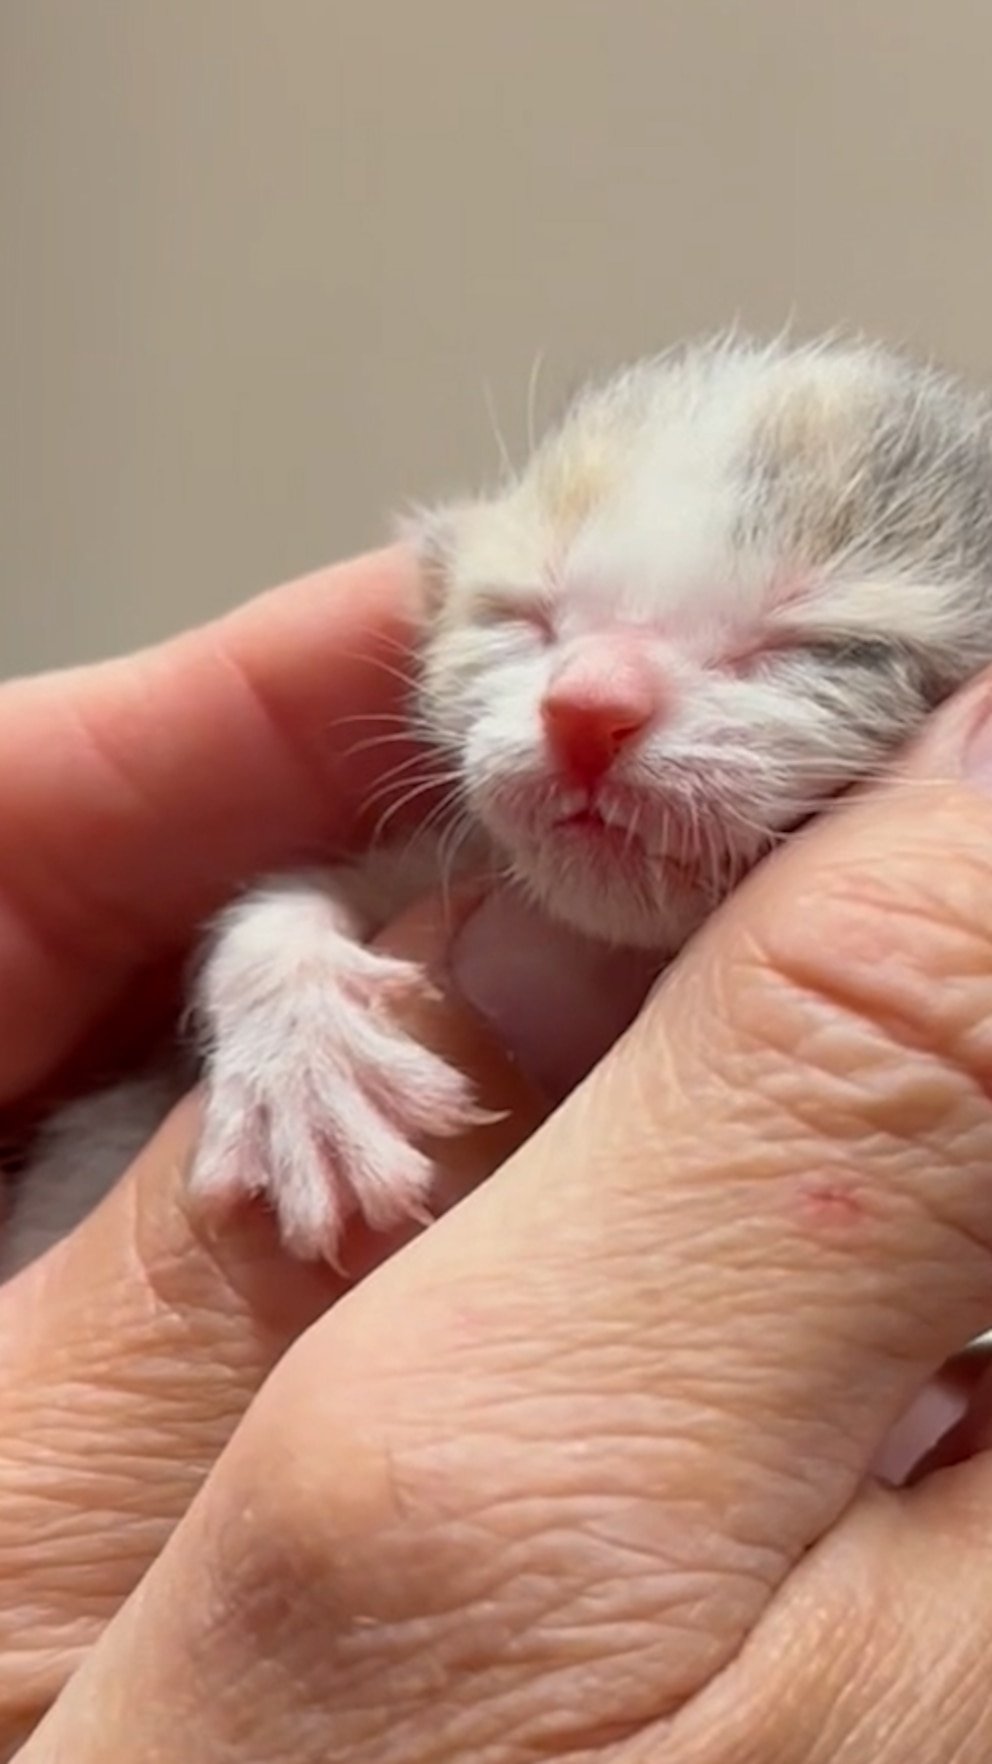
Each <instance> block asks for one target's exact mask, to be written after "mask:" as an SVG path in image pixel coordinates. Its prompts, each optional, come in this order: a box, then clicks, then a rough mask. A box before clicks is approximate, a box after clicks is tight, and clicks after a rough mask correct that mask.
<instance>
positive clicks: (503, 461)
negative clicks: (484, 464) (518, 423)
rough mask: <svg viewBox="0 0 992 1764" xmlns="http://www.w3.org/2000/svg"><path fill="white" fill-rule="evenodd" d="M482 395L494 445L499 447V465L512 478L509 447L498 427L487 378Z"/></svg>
mask: <svg viewBox="0 0 992 1764" xmlns="http://www.w3.org/2000/svg"><path fill="white" fill-rule="evenodd" d="M483 395H484V397H485V401H486V412H487V414H488V417H489V422H490V426H491V428H492V431H493V436H494V438H495V441H496V446H497V448H498V449H499V462H500V465H501V467H502V469H503V472H504V473H505V475H506V476H507V477H508V478H512V477H513V476H514V465H513V460H512V458H511V457H510V449H509V448H508V447H507V445H506V437H505V435H504V434H503V431H502V429H501V428H500V423H499V416H498V415H497V411H496V400H495V398H494V397H493V389H492V384H491V382H490V381H489V380H486V381H484V383H483Z"/></svg>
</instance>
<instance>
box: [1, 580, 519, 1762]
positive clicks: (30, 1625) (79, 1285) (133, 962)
mask: <svg viewBox="0 0 992 1764" xmlns="http://www.w3.org/2000/svg"><path fill="white" fill-rule="evenodd" d="M417 614H418V586H417V582H416V578H415V573H414V570H413V568H412V566H411V565H410V564H409V562H408V561H407V560H406V558H405V556H404V554H403V553H402V552H400V551H394V552H388V553H383V554H380V555H378V556H374V557H369V558H365V559H362V560H359V561H358V562H356V563H354V564H349V565H345V566H342V567H340V568H338V569H334V570H328V571H324V572H321V573H319V574H318V575H316V576H313V577H311V578H309V579H308V580H306V581H304V582H300V583H296V584H294V585H292V586H291V587H289V588H285V589H281V590H277V591H276V592H274V593H273V594H270V595H265V596H263V597H261V599H259V600H257V601H255V602H253V603H251V604H250V605H249V606H247V607H245V608H243V609H242V610H240V611H239V612H237V613H235V614H233V615H231V616H230V617H229V618H225V619H222V620H219V621H217V622H216V623H214V624H212V625H210V626H208V627H206V628H205V629H204V630H202V631H198V632H194V633H190V634H187V635H185V636H183V637H181V638H179V639H177V640H176V641H174V642H170V643H167V644H164V645H161V646H160V647H158V648H155V649H151V650H149V651H147V652H146V653H144V654H142V655H139V656H136V657H129V658H127V659H126V660H122V661H115V662H111V663H108V664H105V665H102V666H100V667H94V668H85V669H78V670H72V671H70V672H65V673H60V674H56V675H50V676H46V677H43V678H39V679H32V680H25V681H15V682H10V683H8V684H6V685H4V686H2V687H0V755H3V756H5V758H4V759H3V760H2V762H0V825H2V826H3V828H4V838H3V841H2V842H0V1102H3V1103H4V1104H6V1105H7V1111H8V1113H7V1127H8V1132H12V1131H13V1129H14V1127H15V1126H17V1125H18V1124H19V1123H21V1122H22V1121H23V1119H24V1117H25V1115H26V1114H29V1113H31V1112H32V1110H33V1107H34V1103H35V1101H36V1100H37V1101H39V1102H41V1103H43V1102H44V1101H45V1100H46V1095H48V1094H51V1092H52V1090H53V1089H54V1088H55V1087H56V1086H57V1084H58V1083H59V1082H60V1081H61V1079H62V1077H63V1075H64V1074H65V1071H66V1068H67V1065H68V1064H70V1063H72V1062H75V1069H76V1071H77V1073H78V1072H81V1071H85V1070H86V1069H87V1068H88V1066H89V1065H90V1064H91V1063H92V1061H93V1060H95V1059H97V1058H98V1059H100V1060H106V1059H107V1058H108V1055H109V1051H110V1049H111V1048H112V1047H113V1046H114V1045H116V1046H118V1047H119V1048H120V1049H121V1050H125V1049H127V1048H130V1047H132V1046H133V1044H134V1043H135V1040H136V1038H137V1037H138V1035H139V1031H140V1030H141V1029H143V1028H144V1029H148V1030H154V1029H155V1028H156V1026H157V1024H158V1021H159V1016H160V1014H167V1012H168V1008H169V1006H170V1004H171V999H172V994H173V991H174V986H173V981H174V978H175V976H176V974H177V972H179V971H180V969H181V961H180V958H181V956H182V954H183V952H184V951H185V949H186V947H187V946H188V944H189V942H190V940H191V938H192V937H193V936H194V935H195V933H196V930H197V928H198V926H199V925H200V923H201V922H202V921H203V919H204V918H205V917H207V916H208V915H209V913H210V912H211V911H212V910H213V909H214V908H215V907H216V906H218V905H219V904H221V903H222V902H224V901H226V899H228V898H229V896H230V894H231V893H232V892H233V890H234V889H235V888H236V887H238V886H239V885H240V884H241V883H242V882H243V881H244V880H245V879H248V878H251V877H252V876H254V875H256V874H257V873H259V872H260V871H264V870H266V869H269V868H275V867H281V866H288V865H291V864H292V863H294V862H296V861H298V860H299V858H300V857H301V855H302V856H305V857H307V858H310V857H312V856H313V855H314V854H315V853H316V854H322V853H323V852H324V851H325V849H326V848H327V847H331V848H332V849H334V848H337V847H346V846H347V845H348V844H349V843H351V842H353V841H358V840H360V839H361V837H362V835H363V831H364V829H363V812H364V806H365V804H366V803H367V801H368V799H369V798H370V797H371V796H373V795H375V794H376V793H377V792H378V790H379V788H380V786H381V785H382V784H383V780H384V773H385V770H386V769H387V766H389V765H392V764H394V763H396V762H397V760H398V759H400V760H401V757H402V755H401V753H398V747H397V743H396V742H395V741H394V740H393V739H392V737H393V735H394V734H395V731H396V723H395V721H394V719H396V718H397V717H399V716H400V715H401V714H402V708H403V704H402V699H403V676H404V673H405V669H406V659H405V658H406V657H407V656H408V654H409V651H410V645H411V640H412V638H413V635H414V632H415V629H416V623H417ZM378 718H382V719H383V723H382V727H384V728H386V729H387V730H388V731H389V733H390V737H391V738H390V741H389V743H388V744H385V745H381V746H377V745H373V744H372V743H371V742H370V739H369V737H370V735H371V734H372V733H373V732H375V731H376V730H377V722H376V719H378ZM399 775H400V776H401V777H403V776H408V774H404V773H403V772H400V774H399ZM380 806H381V804H380ZM423 935H424V932H423V928H422V927H421V928H420V929H419V930H418V923H417V921H416V919H415V918H414V919H412V920H411V921H410V923H409V926H408V930H407V933H406V936H407V942H408V944H409V943H410V941H411V940H413V941H414V942H415V941H416V939H417V937H422V936H423ZM159 1007H161V1013H160V1009H159ZM425 1008H426V1007H425ZM483 1039H484V1038H483ZM90 1051H92V1059H91V1058H90ZM466 1057H467V1058H469V1060H471V1057H472V1056H471V1051H470V1050H466ZM490 1064H492V1062H490ZM476 1070H477V1076H478V1077H479V1079H480V1083H481V1084H482V1086H483V1088H484V1089H487V1088H488V1092H489V1094H490V1095H491V1097H492V1100H493V1101H494V1103H495V1104H497V1105H499V1104H501V1103H503V1102H507V1101H508V1100H509V1097H508V1093H505V1092H504V1090H502V1089H501V1079H500V1077H499V1073H498V1072H496V1073H495V1075H494V1076H493V1078H492V1079H491V1080H490V1079H489V1077H488V1076H487V1069H486V1055H485V1051H484V1049H483V1050H482V1051H481V1052H480V1053H479V1055H478V1057H477V1065H476ZM524 1089H525V1086H524V1085H523V1082H522V1081H518V1082H517V1084H516V1094H517V1095H518V1096H520V1095H522V1094H523V1092H524ZM29 1103H30V1105H31V1107H30V1108H28V1106H27V1105H28V1104H29ZM531 1106H532V1105H531ZM533 1119H534V1115H533V1112H532V1113H531V1114H530V1116H529V1117H528V1114H527V1110H526V1109H524V1110H523V1111H522V1113H520V1115H519V1121H518V1117H517V1116H513V1115H511V1117H510V1119H509V1120H508V1121H507V1123H505V1124H504V1125H502V1126H494V1127H493V1128H492V1129H491V1130H490V1131H489V1134H488V1136H486V1135H483V1136H481V1137H480V1138H479V1140H478V1141H477V1142H476V1148H475V1150H473V1149H472V1148H471V1147H470V1148H468V1149H467V1150H466V1152H465V1154H464V1161H463V1163H462V1165H461V1167H460V1174H459V1173H458V1172H452V1181H453V1182H456V1181H459V1180H460V1181H461V1182H463V1183H465V1184H467V1183H469V1182H471V1181H473V1180H475V1179H476V1177H477V1176H478V1175H481V1174H483V1173H484V1172H485V1170H486V1169H487V1168H490V1167H491V1165H492V1162H494V1161H496V1160H497V1159H498V1158H499V1157H500V1156H502V1155H503V1154H504V1153H505V1150H506V1149H507V1147H508V1145H509V1144H510V1143H511V1134H512V1132H513V1131H515V1130H516V1131H519V1132H524V1131H526V1128H527V1125H528V1124H529V1122H530V1121H532V1120H533ZM195 1124H196V1101H195V1099H191V1100H190V1101H189V1102H188V1103H187V1104H185V1105H184V1106H183V1107H182V1108H181V1109H180V1110H179V1111H178V1112H177V1113H176V1115H175V1116H174V1117H173V1118H172V1120H170V1122H169V1123H168V1124H167V1125H166V1127H165V1128H164V1130H163V1132H162V1133H161V1134H160V1135H159V1136H158V1138H157V1139H156V1141H155V1143H154V1144H153V1145H152V1146H151V1147H149V1149H148V1151H147V1153H146V1154H145V1156H144V1157H142V1158H141V1159H140V1160H139V1161H138V1164H137V1166H136V1167H135V1169H134V1170H133V1171H132V1172H131V1174H130V1176H129V1177H128V1179H127V1180H125V1181H124V1182H123V1183H122V1184H121V1185H120V1186H119V1188H118V1189H117V1190H115V1192H114V1193H113V1194H112V1195H111V1196H110V1197H109V1198H108V1200H107V1202H106V1203H105V1204H104V1206H102V1207H101V1208H100V1209H99V1210H98V1212H97V1213H96V1214H95V1215H94V1216H93V1218H92V1219H90V1220H89V1221H87V1223H86V1224H85V1225H84V1226H83V1227H82V1229H81V1230H80V1231H78V1232H77V1233H75V1234H74V1235H73V1236H72V1238H71V1239H69V1240H68V1241H67V1242H66V1243H65V1244H63V1245H60V1246H59V1247H58V1248H57V1249H56V1250H55V1251H53V1252H52V1253H51V1254H50V1255H49V1256H47V1257H45V1258H44V1259H43V1260H42V1261H41V1262H40V1263H39V1264H38V1265H37V1266H35V1267H33V1268H30V1269H28V1270H27V1271H26V1272H25V1273H24V1274H23V1275H22V1276H20V1277H19V1278H18V1279H17V1280H15V1281H13V1282H12V1283H11V1284H10V1285H8V1286H6V1287H4V1288H2V1289H0V1585H2V1587H3V1597H2V1599H0V1755H3V1756H6V1755H9V1751H10V1748H11V1746H13V1745H14V1744H16V1741H17V1738H18V1737H23V1734H24V1733H25V1732H26V1731H28V1730H29V1729H30V1727H31V1726H32V1725H33V1723H34V1721H35V1720H36V1719H37V1717H38V1715H39V1714H40V1713H41V1712H42V1711H43V1710H44V1709H45V1708H46V1707H47V1706H48V1704H49V1703H50V1702H51V1700H52V1698H53V1697H54V1695H55V1694H56V1693H57V1691H58V1690H59V1689H60V1687H61V1685H62V1684H63V1682H64V1681H65V1679H66V1677H67V1676H68V1674H69V1672H70V1671H71V1670H72V1669H73V1667H74V1666H75V1665H76V1664H77V1663H78V1661H79V1660H80V1659H81V1658H82V1657H83V1656H84V1654H85V1653H86V1651H87V1649H88V1648H89V1647H90V1646H91V1645H92V1642H93V1640H94V1639H95V1637H96V1636H97V1635H98V1634H99V1633H100V1632H101V1630H102V1628H103V1626H104V1624H105V1623H106V1621H107V1619H108V1617H110V1616H111V1615H112V1614H113V1613H114V1611H116V1609H117V1607H118V1606H119V1605H120V1603H121V1602H122V1600H123V1599H124V1598H125V1597H126V1595H127V1594H128V1593H129V1592H130V1591H131V1589H132V1587H133V1586H135V1585H136V1584H137V1582H138V1580H140V1578H141V1575H142V1574H143V1572H144V1570H145V1568H146V1567H147V1565H148V1564H149V1562H151V1561H152V1560H153V1559H154V1557H155V1556H156V1555H157V1553H158V1551H159V1549H160V1548H161V1546H162V1544H163V1542H164V1541H165V1539H166V1537H167V1536H168V1535H169V1532H170V1530H171V1528H172V1526H173V1525H174V1523H175V1521H176V1520H177V1519H178V1518H179V1517H180V1515H181V1514H182V1513H183V1512H184V1511H185V1509H186V1507H187V1505H188V1503H189V1501H190V1499H191V1497H192V1495H193V1493H194V1492H195V1490H196V1488H197V1487H198V1486H199V1484H200V1482H201V1481H202V1478H203V1476H204V1474H205V1473H206V1470H207V1469H208V1468H209V1466H210V1465H211V1464H212V1463H213V1461H214V1459H215V1458H216V1456H217V1454H218V1452H219V1451H220V1449H221V1447H222V1446H223V1444H224V1442H225V1441H226V1439H227V1438H228V1436H229V1434H230V1432H231V1430H232V1429H233V1427H234V1426H235V1425H236V1423H237V1421H238V1420H239V1419H240V1416H241V1414H242V1412H243V1410H244V1409H245V1407H246V1406H247V1405H248V1403H249V1402H250V1400H251V1398H252V1396H253V1395H254V1393H255V1391H256V1389H257V1387H258V1386H259V1384H260V1383H261V1382H262V1380H263V1379H264V1378H265V1376H266V1374H267V1373H268V1371H269V1369H270V1367H271V1366H272V1365H273V1363H274V1362H275V1361H276V1360H277V1359H278V1357H279V1355H280V1354H281V1353H282V1351H283V1349H284V1348H285V1346H286V1345H287V1343H288V1342H289V1341H290V1340H292V1339H293V1337H294V1336H296V1335H297V1334H298V1333H299V1332H300V1331H301V1330H303V1329H304V1328H306V1326H307V1325H308V1324H309V1323H310V1322H311V1321H312V1320H313V1319H314V1318H315V1317H316V1316H317V1315H319V1313H320V1312H321V1311H322V1310H323V1309H324V1307H325V1306H326V1305H327V1304H329V1303H330V1302H332V1300H333V1298H334V1297H335V1296H336V1293H337V1292H338V1291H339V1290H340V1283H336V1282H335V1281H334V1280H333V1279H332V1278H331V1277H330V1276H329V1275H326V1274H324V1273H321V1272H320V1271H317V1270H315V1269H310V1268H304V1267H296V1268H294V1271H293V1275H292V1278H290V1279H287V1273H286V1263H285V1259H284V1257H283V1256H282V1255H281V1253H280V1251H279V1248H278V1244H277V1242H276V1238H275V1233H274V1231H273V1229H272V1228H271V1225H270V1223H269V1221H268V1220H267V1219H266V1218H265V1217H264V1215H262V1214H261V1213H257V1214H256V1213H251V1212H249V1213H247V1214H245V1215H244V1216H243V1217H241V1218H239V1219H238V1220H237V1221H234V1222H233V1223H232V1226H231V1228H230V1229H229V1230H228V1231H227V1232H226V1233H225V1234H224V1235H223V1237H219V1238H217V1239H211V1238H209V1237H208V1236H206V1235H205V1234H204V1233H203V1231H202V1230H201V1228H200V1226H199V1223H198V1221H197V1219H196V1217H195V1216H193V1215H192V1214H191V1213H190V1212H189V1210H188V1209H187V1207H186V1204H185V1187H184V1181H183V1166H184V1163H185V1160H186V1156H187V1152H188V1149H189V1145H190V1142H191V1139H192V1135H193V1132H194V1130H195ZM381 1249H382V1246H373V1245H369V1246H368V1247H367V1250H366V1252H365V1253H366V1255H367V1258H368V1259H371V1258H372V1257H373V1256H374V1255H375V1254H377V1253H381ZM353 1253H354V1254H355V1256H356V1261H357V1258H358V1256H359V1255H360V1254H361V1246H353Z"/></svg>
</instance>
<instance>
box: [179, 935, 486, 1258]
mask: <svg viewBox="0 0 992 1764" xmlns="http://www.w3.org/2000/svg"><path fill="white" fill-rule="evenodd" d="M423 985H424V978H423V975H422V973H421V971H420V970H419V969H418V968H417V967H416V966H414V965H413V964H407V963H405V962H398V961H395V960H392V959H391V958H389V957H386V956H382V955H379V954H377V953H376V952H374V951H372V950H368V949H365V948H364V947H362V946H361V945H359V944H353V943H350V942H348V941H346V940H345V939H343V938H341V939H337V938H336V939H334V940H333V944H332V948H331V949H330V950H325V951H322V952H321V955H320V957H319V958H315V959H313V960H312V961H311V962H310V963H308V966H307V969H306V971H305V972H303V973H301V972H300V971H299V970H297V972H295V973H294V974H293V976H292V978H291V979H290V978H286V979H284V980H282V981H281V982H280V983H279V984H278V985H274V986H272V987H270V988H267V989H266V995H265V996H264V998H258V997H255V998H252V999H250V1000H245V999H243V1000H242V1008H241V1009H240V1011H239V1010H238V1009H236V1008H227V1009H225V1010H224V1011H223V1012H222V1013H221V1015H220V1020H219V1021H216V1022H215V1023H214V1025H213V1046H212V1049H211V1052H210V1055H209V1057H208V1064H207V1087H206V1112H205V1120H204V1127H203V1133H202V1136H201V1140H200V1144H199V1148H198V1150H197V1153H196V1156H195V1159H194V1165H193V1171H192V1176H191V1186H192V1190H193V1192H194V1194H196V1195H197V1196H199V1197H202V1199H203V1200H204V1202H206V1203H207V1204H208V1205H210V1206H220V1207H223V1206H226V1205H228V1204H230V1203H233V1202H235V1201H236V1200H238V1199H240V1198H244V1197H247V1196H249V1195H264V1196H266V1197H267V1199H268V1200H269V1202H270V1203H271V1205H272V1206H273V1207H274V1209H275V1212H276V1214H277V1216H278V1220H279V1227H280V1232H281V1235H282V1238H283V1241H284V1243H285V1244H286V1246H287V1248H289V1249H290V1250H291V1251H293V1252H294V1253H295V1254H297V1255H300V1256H304V1257H318V1256H323V1257H325V1258H327V1259H328V1260H330V1261H334V1259H335V1257H336V1255H337V1251H338V1248H339V1245H340V1240H341V1234H342V1231H343V1229H344V1227H345V1225H346V1223H347V1221H348V1220H349V1218H351V1217H353V1216H355V1215H360V1216H361V1217H362V1218H364V1219H365V1220H366V1221H367V1222H368V1223H369V1225H371V1226H372V1227H374V1228H375V1229H377V1230H381V1229H385V1228H388V1227H391V1226H395V1225H398V1224H401V1223H403V1222H404V1221H407V1220H411V1219H425V1218H426V1217H427V1203H428V1199H429V1195H430V1189H431V1182H432V1176H433V1166H432V1164H431V1160H430V1158H429V1157H428V1156H427V1154H426V1153H425V1152H424V1151H423V1150H422V1149H421V1143H422V1142H423V1140H424V1139H425V1138H434V1137H442V1136H445V1135H450V1134H455V1133H458V1132H461V1131H463V1130H464V1129H465V1128H466V1127H467V1126H469V1125H471V1124H472V1122H473V1121H476V1120H478V1119H479V1118H480V1116H479V1112H478V1110H477V1109H476V1108H475V1105H474V1101H473V1095H472V1089H471V1085H470V1084H469V1082H468V1080H467V1079H466V1078H465V1077H464V1076H463V1075H462V1074H461V1073H460V1072H458V1071H456V1070H455V1069H454V1068H453V1067H451V1066H449V1065H448V1064H447V1063H446V1062H445V1061H444V1060H442V1059H441V1058H439V1056H438V1055H437V1054H435V1053H432V1052H431V1051H430V1050H429V1049H428V1048H425V1047H423V1046H421V1045H420V1044H419V1043H418V1042H416V1041H415V1040H413V1038H412V1037H411V1036H409V1035H408V1034H406V1032H405V1031H404V1030H403V1029H401V1028H400V1026H399V1024H398V1023H397V1021H396V1018H395V1016H394V1013H393V1007H394V1005H395V1003H396V1001H397V999H398V997H399V996H401V995H402V994H403V993H405V992H406V993H409V992H411V991H413V990H415V989H417V988H422V987H423Z"/></svg>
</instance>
